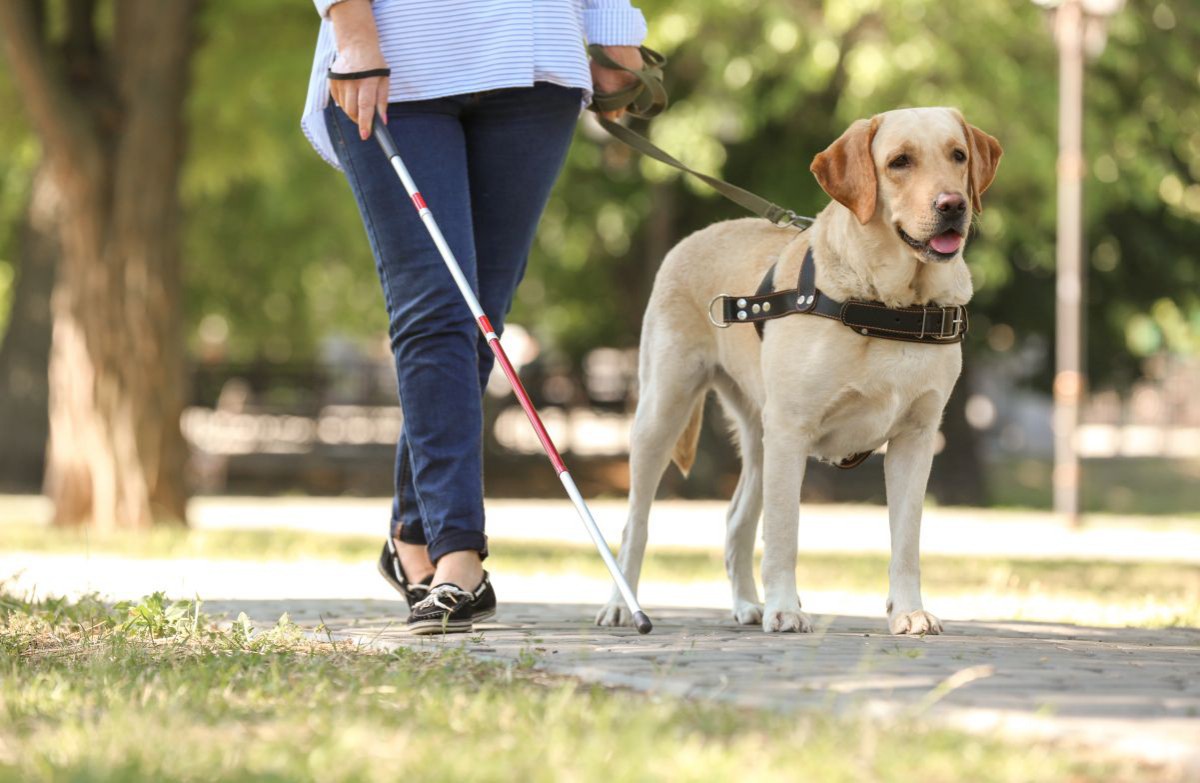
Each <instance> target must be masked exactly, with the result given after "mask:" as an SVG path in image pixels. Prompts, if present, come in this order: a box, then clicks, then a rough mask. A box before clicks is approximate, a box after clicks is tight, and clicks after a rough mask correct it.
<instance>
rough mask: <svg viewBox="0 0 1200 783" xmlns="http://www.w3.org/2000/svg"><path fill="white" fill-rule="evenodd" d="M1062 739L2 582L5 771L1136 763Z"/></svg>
mask: <svg viewBox="0 0 1200 783" xmlns="http://www.w3.org/2000/svg"><path fill="white" fill-rule="evenodd" d="M1150 773H1151V771H1150V770H1145V769H1139V768H1137V767H1134V766H1131V765H1126V766H1125V767H1122V768H1114V767H1112V766H1105V765H1101V764H1098V763H1095V762H1092V761H1088V760H1085V759H1083V758H1080V757H1072V756H1070V755H1068V754H1067V753H1065V752H1064V751H1061V750H1055V749H1051V748H1048V747H1045V746H1039V745H1030V744H1022V745H1021V746H1020V747H1016V746H1011V745H1006V744H1003V743H1001V742H998V741H995V740H993V739H989V738H980V737H972V736H967V735H964V734H960V733H957V732H952V731H946V730H939V729H934V728H930V727H928V726H926V725H923V724H922V722H921V719H920V716H913V717H911V718H907V719H904V720H898V721H892V722H890V723H888V724H887V725H879V724H874V723H871V722H868V721H866V720H859V719H854V718H838V719H834V718H831V717H829V716H827V715H818V714H798V715H787V716H784V715H779V714H773V713H768V712H762V711H753V710H746V709H738V708H733V707H729V706H723V705H717V704H710V703H704V702H695V701H687V700H680V699H674V698H661V697H649V696H644V695H639V694H635V693H629V692H623V691H613V690H606V689H602V688H599V687H593V686H587V685H583V684H580V683H577V682H575V681H572V680H566V679H562V678H551V677H548V676H546V675H543V674H540V673H538V672H537V671H536V670H534V669H533V668H531V667H529V666H528V665H511V666H502V665H498V664H486V663H481V662H479V661H476V660H473V659H471V658H470V657H469V656H467V655H466V653H465V652H462V651H461V650H457V649H455V648H453V647H452V646H448V647H447V648H446V649H445V650H444V651H443V652H441V653H426V652H414V651H407V650H400V651H397V652H390V653H385V652H377V651H372V650H369V649H364V648H360V647H354V646H351V645H348V644H334V643H322V642H318V641H312V640H310V639H307V638H305V637H304V636H302V635H301V634H300V633H299V631H298V629H297V628H296V627H295V626H294V625H291V624H290V623H288V622H287V621H286V618H283V619H281V621H280V623H279V624H278V625H277V626H276V627H275V628H273V629H269V630H267V631H265V632H261V633H259V632H255V631H254V630H253V629H252V628H250V627H249V625H248V624H245V623H243V622H235V623H234V624H233V625H232V627H229V628H225V629H221V628H218V627H216V626H214V625H213V624H211V623H210V622H209V621H208V619H207V618H205V617H204V616H203V615H201V614H199V612H198V610H197V608H196V607H195V606H193V605H189V604H185V603H175V604H170V603H167V602H165V601H164V600H163V599H162V597H161V596H151V597H150V598H148V599H146V600H145V601H144V602H143V603H141V604H138V605H130V604H126V605H119V606H117V607H115V608H110V607H108V606H105V605H103V604H101V603H99V602H97V601H95V600H92V599H84V600H82V601H80V602H78V603H67V602H64V601H42V602H39V603H36V604H30V603H27V602H25V601H23V600H18V599H16V598H14V597H12V596H9V595H5V594H4V593H3V592H2V591H0V781H9V780H12V781H16V780H20V781H80V782H82V781H138V780H153V781H209V780H218V779H220V780H229V781H304V780H320V781H375V780H379V781H389V782H390V781H397V780H413V781H416V780H420V781H442V780H445V781H472V780H481V781H543V780H544V781H558V780H571V781H604V783H621V782H622V781H642V780H670V781H691V780H755V781H772V780H799V779H806V780H821V781H862V780H878V781H908V780H926V781H958V780H973V781H981V782H984V781H1034V780H1064V779H1066V780H1073V781H1090V780H1097V781H1100V780H1104V781H1109V780H1133V779H1139V778H1147V779H1149V777H1150Z"/></svg>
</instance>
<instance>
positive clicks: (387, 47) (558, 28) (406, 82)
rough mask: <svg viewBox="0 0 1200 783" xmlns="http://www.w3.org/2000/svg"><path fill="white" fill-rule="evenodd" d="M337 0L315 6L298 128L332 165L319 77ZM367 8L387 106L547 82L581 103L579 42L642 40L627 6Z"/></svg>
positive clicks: (509, 1) (449, 1) (329, 55)
mask: <svg viewBox="0 0 1200 783" xmlns="http://www.w3.org/2000/svg"><path fill="white" fill-rule="evenodd" d="M336 2H337V0H314V3H315V4H316V6H317V11H318V12H320V14H321V17H322V22H321V29H320V32H319V33H318V34H317V51H316V56H315V57H314V58H313V67H312V74H311V76H310V77H309V83H308V100H307V101H306V102H305V105H304V116H303V117H302V119H301V120H300V126H301V127H302V128H303V129H304V134H305V135H306V136H307V137H308V140H309V141H310V142H311V143H312V145H313V147H315V148H316V150H317V152H319V153H320V154H321V157H322V158H324V159H325V160H326V161H328V162H329V163H331V164H332V165H333V166H334V167H337V168H340V166H339V165H338V162H337V158H336V156H335V155H334V152H333V146H332V144H331V143H330V141H329V135H328V133H327V132H326V130H325V120H324V117H323V116H322V111H323V110H324V109H325V106H326V104H328V102H329V85H328V82H327V79H326V72H327V71H328V70H329V68H330V67H331V66H332V65H333V63H334V62H335V60H336V58H337V48H336V45H335V42H334V36H333V25H332V23H331V22H330V21H329V7H330V6H332V5H334V4H335V3H336ZM372 10H373V11H374V14H375V24H376V26H377V27H378V28H379V43H380V48H381V49H382V50H383V58H384V60H385V61H387V64H388V67H389V68H391V69H392V75H391V78H390V80H389V88H388V102H389V103H394V102H397V101H416V100H425V99H429V98H442V97H445V96H447V95H461V94H464V93H471V92H479V91H481V90H495V89H500V88H503V87H530V86H532V85H533V84H534V82H552V83H554V84H559V85H562V86H564V87H579V88H582V89H583V90H584V105H585V106H586V105H587V103H588V101H589V100H591V91H592V78H591V72H590V71H589V69H588V61H587V52H586V51H585V49H584V42H585V40H586V41H587V42H590V43H597V44H602V45H605V46H636V45H638V44H640V43H641V42H642V39H643V38H645V36H646V20H645V19H644V18H643V16H642V12H641V11H639V10H638V9H636V8H634V7H633V6H631V5H630V3H629V0H374V2H373V3H372Z"/></svg>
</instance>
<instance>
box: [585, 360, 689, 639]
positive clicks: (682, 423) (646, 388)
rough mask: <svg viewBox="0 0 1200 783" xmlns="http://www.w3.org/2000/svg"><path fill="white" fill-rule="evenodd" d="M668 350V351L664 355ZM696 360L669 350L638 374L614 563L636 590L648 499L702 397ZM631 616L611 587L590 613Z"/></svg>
mask: <svg viewBox="0 0 1200 783" xmlns="http://www.w3.org/2000/svg"><path fill="white" fill-rule="evenodd" d="M668 355H669V354H668ZM700 366H701V364H700V362H698V361H691V362H688V361H686V360H685V359H684V357H681V356H678V355H675V356H672V357H671V359H670V360H669V361H666V362H662V363H661V364H659V365H658V366H652V362H646V363H644V364H643V366H642V372H641V373H640V377H641V380H642V382H643V386H642V388H641V392H640V397H639V399H638V406H637V413H636V414H635V415H634V420H633V432H632V434H631V437H630V444H629V479H630V480H629V518H628V519H627V520H626V522H625V532H624V533H623V534H622V535H621V551H620V554H619V555H618V557H617V562H618V563H619V564H620V566H621V572H622V573H624V574H625V579H626V580H627V581H628V582H629V586H630V587H631V588H632V589H633V590H634V592H637V586H638V577H639V576H640V575H641V571H642V558H643V557H644V556H645V553H646V535H647V527H648V522H649V517H650V504H651V503H653V502H654V493H655V491H657V489H658V484H659V482H660V481H661V480H662V475H663V472H664V471H665V470H666V469H667V464H668V463H669V462H670V460H671V452H672V450H673V449H674V448H675V446H676V442H677V441H678V440H679V438H680V436H682V435H684V429H685V428H687V425H688V423H689V419H690V418H691V416H692V414H693V412H694V410H695V409H696V406H697V405H702V404H703V402H704V397H703V395H704V392H705V391H706V389H707V384H706V378H705V377H704V373H703V372H702V371H698V369H699V368H700ZM632 623H633V618H632V616H631V615H630V612H629V609H628V608H627V607H626V606H625V604H624V602H623V600H622V599H621V594H620V592H618V591H617V590H616V588H614V589H613V594H612V597H611V598H610V599H609V602H608V603H607V604H606V605H605V606H604V607H603V608H602V609H601V610H600V612H599V613H598V614H597V615H596V624H597V625H631V624H632Z"/></svg>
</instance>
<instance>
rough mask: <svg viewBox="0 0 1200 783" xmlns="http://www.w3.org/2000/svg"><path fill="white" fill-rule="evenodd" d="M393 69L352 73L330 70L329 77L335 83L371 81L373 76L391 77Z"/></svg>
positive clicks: (374, 69) (376, 69) (375, 69)
mask: <svg viewBox="0 0 1200 783" xmlns="http://www.w3.org/2000/svg"><path fill="white" fill-rule="evenodd" d="M391 75H392V69H391V68H373V69H371V70H369V71H352V72H350V73H334V71H333V69H332V68H330V69H329V73H328V76H329V78H330V79H333V80H334V81H339V82H343V81H353V80H354V79H369V78H371V77H372V76H391Z"/></svg>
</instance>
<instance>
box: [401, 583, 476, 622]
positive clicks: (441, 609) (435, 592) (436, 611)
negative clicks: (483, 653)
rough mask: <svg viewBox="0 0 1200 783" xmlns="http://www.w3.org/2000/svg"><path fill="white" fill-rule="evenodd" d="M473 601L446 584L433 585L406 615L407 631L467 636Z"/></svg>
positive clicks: (465, 594) (454, 587)
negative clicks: (463, 634)
mask: <svg viewBox="0 0 1200 783" xmlns="http://www.w3.org/2000/svg"><path fill="white" fill-rule="evenodd" d="M474 598H475V594H474V593H471V592H468V591H467V590H463V589H462V588H461V587H459V586H458V585H455V584H451V583H449V582H442V583H441V584H438V585H434V586H433V587H431V588H430V589H429V595H427V596H425V599H424V600H422V601H418V602H417V603H416V605H414V606H413V608H412V611H411V612H410V613H409V615H408V630H409V632H410V633H414V634H434V633H467V632H468V631H470V630H471V619H472V616H473V610H472V606H473V604H474ZM493 611H494V610H493Z"/></svg>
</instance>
